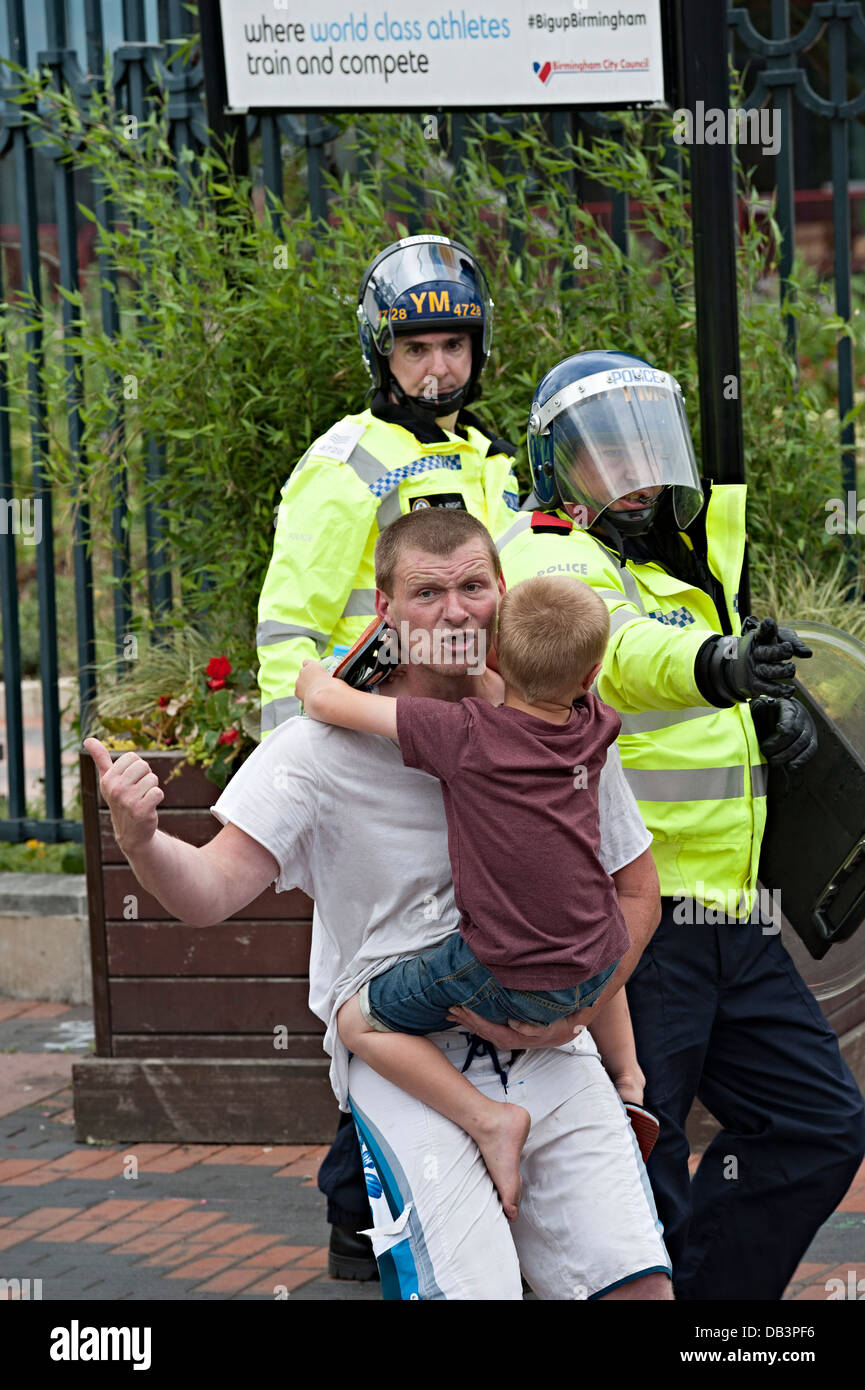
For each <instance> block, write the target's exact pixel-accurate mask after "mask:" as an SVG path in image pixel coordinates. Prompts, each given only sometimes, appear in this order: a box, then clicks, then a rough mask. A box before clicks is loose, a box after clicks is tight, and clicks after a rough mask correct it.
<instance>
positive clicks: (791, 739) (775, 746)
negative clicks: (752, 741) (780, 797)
mask: <svg viewBox="0 0 865 1390" xmlns="http://www.w3.org/2000/svg"><path fill="white" fill-rule="evenodd" d="M751 715H752V718H753V720H754V728H755V730H756V733H757V741H758V743H759V744H760V748H761V750H762V752H763V754H764V755H765V758H766V761H767V762H768V763H770V765H771V766H772V767H788V768H790V770H791V771H796V770H797V769H798V768H800V767H804V766H805V764H806V763H807V762H808V760H809V758H813V756H814V754H815V753H816V752H817V730H816V728H815V727H814V720H813V719H812V718H811V715H810V714H809V713H808V711H807V709H806V708H805V706H804V705H803V704H800V702H799V701H798V700H783V699H782V700H765V699H763V700H754V701H753V702H752V704H751Z"/></svg>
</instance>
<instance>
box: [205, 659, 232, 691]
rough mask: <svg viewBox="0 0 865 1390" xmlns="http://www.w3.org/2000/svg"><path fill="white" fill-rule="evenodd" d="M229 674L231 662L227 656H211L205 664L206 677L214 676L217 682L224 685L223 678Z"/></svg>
mask: <svg viewBox="0 0 865 1390" xmlns="http://www.w3.org/2000/svg"><path fill="white" fill-rule="evenodd" d="M230 673H231V662H230V661H229V659H228V657H227V656H212V657H211V658H210V660H209V661H208V663H207V673H206V674H207V675H208V676H216V678H217V680H222V681H223V684H224V683H225V677H226V676H227V675H229V674H230Z"/></svg>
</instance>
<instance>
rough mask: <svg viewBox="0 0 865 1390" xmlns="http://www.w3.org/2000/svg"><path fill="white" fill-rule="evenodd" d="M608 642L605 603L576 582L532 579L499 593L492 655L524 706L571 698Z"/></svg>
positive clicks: (561, 577) (549, 577)
mask: <svg viewBox="0 0 865 1390" xmlns="http://www.w3.org/2000/svg"><path fill="white" fill-rule="evenodd" d="M609 640H610V615H609V613H608V611H607V605H606V604H605V603H604V600H603V599H602V598H600V597H599V596H598V595H597V594H596V593H595V591H594V589H591V588H590V587H589V585H588V584H584V583H583V581H582V580H581V579H574V578H573V577H572V576H570V575H546V574H544V575H538V576H537V578H535V579H524V580H523V582H522V583H521V584H516V585H514V587H513V589H508V591H507V593H506V594H505V595H504V597H503V599H502V602H501V607H500V608H499V623H498V641H497V643H496V655H497V658H498V664H499V670H500V671H501V674H502V676H503V678H504V680H505V681H506V682H507V684H508V685H510V686H513V688H514V690H515V691H516V692H517V694H518V695H519V696H520V697H521V698H522V699H523V700H525V701H526V703H527V704H529V705H534V704H537V703H538V702H539V701H541V700H554V699H556V698H557V697H561V696H562V695H564V694H566V693H568V692H570V691H573V694H574V696H576V695H577V694H578V692H579V688H580V686H581V685H582V683H583V681H584V680H585V678H586V676H587V675H588V673H589V672H590V671H591V669H592V667H593V666H596V665H597V664H598V662H599V661H602V660H603V656H604V652H605V650H606V647H607V643H608V641H609Z"/></svg>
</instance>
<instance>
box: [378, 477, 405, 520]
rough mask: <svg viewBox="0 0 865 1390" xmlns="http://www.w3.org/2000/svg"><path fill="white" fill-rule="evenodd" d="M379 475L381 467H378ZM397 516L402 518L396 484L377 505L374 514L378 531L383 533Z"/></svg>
mask: <svg viewBox="0 0 865 1390" xmlns="http://www.w3.org/2000/svg"><path fill="white" fill-rule="evenodd" d="M379 474H381V465H379ZM398 516H402V507H401V506H400V502H399V484H397V486H396V487H395V488H394V490H393V492H389V493H388V495H387V497H385V499H384V501H383V502H380V503H379V505H378V510H377V511H376V514H375V519H376V521H377V522H378V529H379V530H380V531H384V530H385V528H386V527H387V526H390V524H391V522H392V521H396V519H397V517H398Z"/></svg>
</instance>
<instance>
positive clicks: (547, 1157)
mask: <svg viewBox="0 0 865 1390" xmlns="http://www.w3.org/2000/svg"><path fill="white" fill-rule="evenodd" d="M584 1039H585V1041H583V1040H584ZM431 1040H432V1041H433V1042H434V1043H436V1045H437V1046H439V1047H441V1048H442V1050H443V1051H445V1053H446V1055H447V1057H448V1059H449V1060H450V1061H452V1062H453V1064H454V1065H455V1066H456V1067H457V1068H461V1067H462V1065H463V1063H464V1061H465V1058H466V1049H467V1045H468V1044H467V1035H466V1034H464V1033H459V1032H457V1031H456V1030H450V1031H448V1032H444V1033H437V1034H432V1035H431ZM508 1060H509V1054H508V1053H507V1052H504V1053H502V1054H501V1062H502V1065H503V1067H504V1068H505V1071H506V1072H507V1073H508V1086H507V1092H505V1090H504V1088H503V1086H502V1083H501V1080H500V1078H499V1076H498V1074H497V1073H496V1071H495V1069H494V1067H493V1063H492V1059H491V1058H490V1057H488V1056H476V1057H475V1058H474V1059H473V1061H472V1063H471V1066H470V1067H469V1070H468V1072H467V1073H466V1075H467V1076H468V1077H469V1078H470V1080H471V1081H472V1082H473V1083H474V1085H475V1086H477V1088H478V1090H480V1091H482V1092H483V1093H484V1095H487V1096H490V1097H491V1098H492V1099H495V1100H501V1101H502V1102H504V1103H507V1102H511V1103H515V1104H518V1105H522V1106H524V1107H525V1109H526V1110H528V1111H529V1114H530V1115H531V1117H532V1127H531V1131H530V1133H529V1137H528V1140H527V1141H526V1146H525V1149H524V1150H523V1159H522V1176H523V1197H522V1204H521V1206H520V1212H519V1216H518V1217H517V1220H516V1221H515V1222H509V1221H508V1220H507V1218H506V1217H505V1215H504V1213H503V1211H502V1208H501V1204H500V1202H499V1198H498V1194H497V1192H496V1190H495V1188H494V1186H493V1184H492V1181H491V1179H490V1176H489V1174H488V1172H487V1169H486V1166H485V1165H484V1162H483V1159H482V1158H481V1156H480V1153H479V1152H478V1149H477V1147H476V1145H475V1143H474V1141H473V1140H472V1139H470V1138H469V1136H468V1135H467V1134H465V1133H464V1132H463V1131H462V1130H461V1129H459V1128H458V1126H457V1125H454V1124H452V1123H451V1121H450V1120H446V1119H445V1118H444V1116H442V1115H439V1114H438V1113H437V1112H436V1111H435V1110H430V1109H429V1108H428V1107H427V1106H426V1105H423V1104H422V1103H421V1102H420V1101H417V1100H414V1099H413V1098H412V1097H411V1096H408V1095H406V1094H405V1092H404V1091H400V1090H398V1089H397V1087H396V1086H393V1085H392V1084H391V1083H390V1082H389V1081H385V1080H384V1079H383V1078H382V1077H380V1076H378V1075H377V1074H376V1073H375V1072H374V1071H372V1070H371V1069H370V1067H368V1066H367V1065H366V1063H365V1062H362V1061H361V1060H360V1058H358V1057H352V1059H351V1062H350V1063H349V1099H350V1101H351V1107H352V1113H353V1115H354V1120H355V1125H356V1127H357V1131H358V1136H359V1138H360V1142H361V1152H362V1154H363V1162H364V1171H365V1174H366V1180H367V1191H368V1193H369V1198H370V1206H371V1208H372V1212H373V1222H374V1226H373V1229H371V1230H370V1232H369V1234H370V1236H371V1237H372V1245H373V1250H374V1251H375V1255H376V1258H377V1260H378V1263H379V1271H380V1273H381V1281H382V1295H383V1297H384V1298H386V1299H466V1300H479V1299H521V1298H522V1297H523V1292H522V1283H521V1279H520V1274H521V1273H522V1274H523V1275H524V1276H525V1278H526V1280H527V1281H528V1283H529V1284H530V1286H531V1288H532V1289H533V1290H534V1292H535V1293H536V1294H537V1295H538V1297H539V1298H544V1299H591V1298H599V1297H600V1296H601V1294H604V1293H607V1292H609V1291H610V1289H612V1288H615V1287H616V1286H617V1285H619V1284H623V1283H627V1282H628V1281H630V1280H632V1279H636V1278H638V1277H639V1276H640V1275H642V1274H649V1273H654V1272H656V1271H660V1272H662V1273H665V1274H668V1275H669V1274H670V1273H671V1265H670V1260H669V1257H668V1255H667V1251H666V1249H665V1247H664V1242H663V1239H662V1232H663V1228H662V1226H661V1223H660V1221H659V1220H658V1213H657V1211H656V1209H655V1202H654V1199H653V1197H652V1191H651V1188H650V1186H649V1180H648V1178H647V1176H646V1170H645V1167H644V1165H643V1161H642V1159H641V1157H640V1152H639V1148H638V1147H637V1142H636V1139H635V1137H634V1133H633V1130H632V1129H631V1126H630V1123H629V1121H628V1118H627V1115H626V1113H625V1109H624V1106H623V1105H622V1102H621V1101H620V1099H619V1097H618V1094H617V1093H616V1090H615V1088H614V1087H613V1085H612V1082H611V1081H610V1080H609V1077H608V1076H607V1074H606V1072H605V1071H604V1069H603V1066H602V1065H601V1061H600V1058H599V1056H598V1053H597V1049H596V1048H595V1045H594V1043H593V1042H592V1040H591V1038H590V1036H589V1035H588V1034H587V1033H582V1034H580V1037H579V1039H575V1040H574V1042H573V1043H569V1044H568V1045H567V1046H566V1047H565V1048H549V1049H543V1050H533V1051H526V1052H524V1053H523V1054H522V1056H520V1057H518V1058H517V1059H516V1061H515V1062H514V1064H513V1066H511V1067H510V1068H509V1067H508V1066H507V1062H508Z"/></svg>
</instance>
